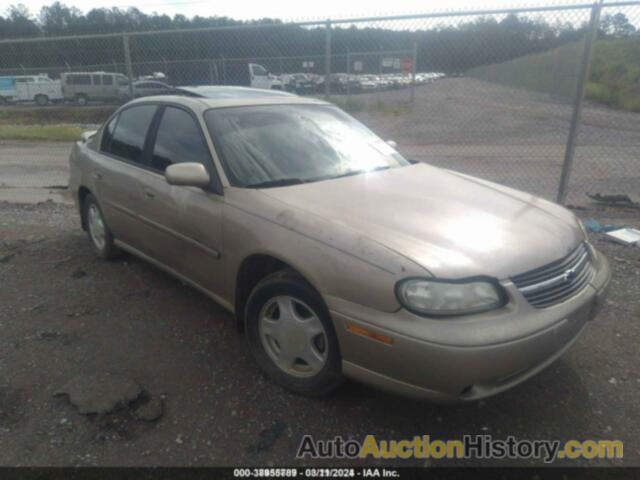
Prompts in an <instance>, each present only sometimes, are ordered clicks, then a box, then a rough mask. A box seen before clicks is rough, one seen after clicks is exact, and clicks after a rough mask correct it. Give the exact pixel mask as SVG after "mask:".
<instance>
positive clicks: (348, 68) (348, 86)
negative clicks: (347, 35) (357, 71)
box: [347, 48, 351, 99]
mask: <svg viewBox="0 0 640 480" xmlns="http://www.w3.org/2000/svg"><path fill="white" fill-rule="evenodd" d="M350 98H351V52H350V51H349V48H347V99H350Z"/></svg>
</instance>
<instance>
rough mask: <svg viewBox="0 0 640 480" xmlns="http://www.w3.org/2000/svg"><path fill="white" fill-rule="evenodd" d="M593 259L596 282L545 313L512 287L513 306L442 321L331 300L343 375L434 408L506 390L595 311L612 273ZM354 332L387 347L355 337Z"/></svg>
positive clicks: (564, 344) (562, 347)
mask: <svg viewBox="0 0 640 480" xmlns="http://www.w3.org/2000/svg"><path fill="white" fill-rule="evenodd" d="M592 252H594V253H595V261H594V268H595V270H596V275H595V276H594V278H593V280H592V281H591V283H590V284H589V285H587V286H586V287H585V288H584V289H583V290H582V291H580V293H578V294H577V295H575V296H574V297H572V298H571V299H569V300H567V301H565V302H563V303H561V304H558V305H555V306H553V307H549V308H545V309H535V308H534V307H531V306H530V305H529V304H528V303H527V302H526V300H525V299H524V298H523V297H522V296H521V295H520V294H519V292H518V290H517V289H516V288H515V286H514V285H513V284H510V283H509V282H505V283H503V285H504V286H505V288H506V289H507V291H508V292H509V294H510V296H511V297H512V301H511V302H510V303H509V305H507V306H505V307H504V308H503V309H500V310H498V311H494V312H487V313H484V314H480V315H471V316H467V317H459V318H456V319H447V320H442V319H427V318H423V317H419V316H416V315H413V314H411V313H409V312H407V311H406V310H404V309H401V310H399V311H397V312H394V313H384V312H379V311H375V310H372V309H368V308H366V307H363V306H361V305H356V304H353V303H350V302H345V301H343V300H340V299H337V298H335V297H334V298H329V299H327V303H328V304H329V308H330V311H331V315H332V318H333V320H334V324H335V328H336V333H337V335H338V340H339V343H340V348H341V352H342V357H343V363H342V368H343V373H344V374H345V375H346V376H347V377H350V378H353V379H355V380H358V381H361V382H363V383H367V384H370V385H373V386H375V387H378V388H381V389H384V390H389V391H392V392H395V393H398V394H401V395H404V396H408V397H413V398H418V399H424V400H431V401H438V402H463V401H472V400H478V399H480V398H484V397H488V396H491V395H495V394H497V393H500V392H502V391H504V390H507V389H509V388H511V387H513V386H515V385H517V384H519V383H521V382H523V381H524V380H526V379H528V378H530V377H531V376H533V375H535V374H536V373H538V372H539V371H541V370H542V369H544V368H545V367H547V366H548V365H550V364H551V363H553V361H555V360H556V359H557V358H558V357H560V356H561V355H562V354H563V353H564V352H565V351H566V350H567V349H568V348H569V347H570V346H571V344H572V343H573V342H574V341H575V340H576V338H577V336H578V335H579V334H580V332H581V331H582V330H583V328H584V327H585V325H586V323H587V322H588V321H589V320H591V319H592V318H593V317H594V316H595V315H596V313H597V312H598V309H599V307H600V306H601V305H602V303H603V299H604V296H605V293H606V288H607V286H608V284H609V281H610V279H611V271H610V267H609V263H608V262H607V260H606V258H605V257H604V256H603V255H602V254H600V253H598V252H596V251H595V250H593V249H592ZM353 326H355V327H359V328H360V329H365V330H367V331H370V332H374V333H377V334H379V335H381V336H383V337H386V338H388V339H392V343H384V342H381V341H379V340H376V339H372V338H370V337H367V336H363V335H360V334H357V333H352V330H354V329H353V328H352V327H353ZM348 327H349V328H350V329H351V331H350V330H348ZM355 330H356V331H358V329H357V328H356V329H355Z"/></svg>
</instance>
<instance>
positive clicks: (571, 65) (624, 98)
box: [468, 35, 640, 112]
mask: <svg viewBox="0 0 640 480" xmlns="http://www.w3.org/2000/svg"><path fill="white" fill-rule="evenodd" d="M582 49H583V43H582V42H573V43H568V44H566V45H562V46H560V47H558V48H555V49H553V50H549V51H548V52H544V53H538V54H533V55H526V56H524V57H520V58H516V59H514V60H511V61H508V62H504V63H500V64H494V65H485V66H482V67H478V68H474V69H472V70H470V71H469V72H468V74H469V75H470V76H473V77H476V78H480V79H482V80H487V81H490V82H495V83H498V84H501V85H507V86H511V87H520V88H526V89H529V90H535V91H538V92H545V93H550V94H553V95H561V96H564V97H567V98H573V96H574V95H575V90H576V80H577V73H578V70H579V63H580V59H581V54H582ZM585 96H586V98H587V99H588V100H591V101H592V102H595V103H599V104H602V105H606V106H608V107H611V108H616V109H620V110H627V111H630V112H640V37H638V36H637V35H635V36H631V37H629V38H621V39H600V40H598V41H596V43H595V44H594V47H593V55H592V59H591V69H590V75H589V82H588V83H587V86H586V90H585Z"/></svg>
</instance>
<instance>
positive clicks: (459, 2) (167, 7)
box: [0, 0, 591, 20]
mask: <svg viewBox="0 0 640 480" xmlns="http://www.w3.org/2000/svg"><path fill="white" fill-rule="evenodd" d="M52 2H53V0H50V1H47V0H0V11H4V10H6V8H8V6H9V5H11V4H14V3H23V4H24V5H25V6H26V7H28V8H29V10H30V11H31V13H32V14H37V13H39V12H40V8H41V7H42V6H44V5H50V4H51V3H52ZM62 3H64V4H66V5H69V6H75V7H77V8H79V9H80V10H81V11H82V12H85V13H86V12H87V11H89V10H91V9H92V8H110V7H119V8H123V9H126V8H128V7H131V6H135V7H136V8H138V9H139V10H141V11H143V12H145V13H152V12H158V13H165V14H167V15H170V16H173V15H175V14H178V13H179V14H183V15H185V16H187V17H192V16H195V15H200V16H204V17H207V16H226V17H231V18H234V19H237V20H251V19H256V18H265V17H269V18H279V19H282V20H315V19H325V18H339V17H342V18H345V17H361V16H379V15H394V14H405V13H425V12H432V11H443V10H444V11H446V10H484V9H490V8H513V7H521V6H541V5H545V4H547V5H549V4H558V3H562V4H570V3H591V0H550V1H548V2H541V1H540V0H537V1H535V0H532V1H530V2H526V1H525V2H523V1H522V0H490V1H483V0H431V1H430V0H394V1H393V2H382V1H375V0H223V1H216V0H139V1H137V2H131V1H130V0H62ZM2 5H6V7H5V8H1V6H2ZM2 13H4V12H2Z"/></svg>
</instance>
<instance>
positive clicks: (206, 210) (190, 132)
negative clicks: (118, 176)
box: [140, 106, 223, 293]
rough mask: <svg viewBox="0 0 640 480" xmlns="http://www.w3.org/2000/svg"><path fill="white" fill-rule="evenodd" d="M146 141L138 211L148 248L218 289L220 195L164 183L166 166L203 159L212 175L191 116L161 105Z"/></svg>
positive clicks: (165, 261) (199, 281) (168, 263)
mask: <svg viewBox="0 0 640 480" xmlns="http://www.w3.org/2000/svg"><path fill="white" fill-rule="evenodd" d="M160 115H161V116H160V120H159V123H158V126H157V130H156V132H155V133H154V134H152V138H151V143H150V161H149V169H148V170H147V171H146V172H145V174H144V175H143V176H142V177H141V181H140V188H141V198H142V202H141V204H140V216H141V219H142V221H144V222H145V223H147V224H148V225H149V226H150V227H151V228H152V229H153V230H154V231H155V233H154V235H153V237H152V238H150V239H149V242H148V245H147V248H148V251H149V254H150V255H151V256H153V257H154V258H156V259H157V260H159V261H161V262H162V263H163V264H165V265H166V266H168V267H169V268H171V269H172V270H174V271H176V272H177V273H180V274H182V275H184V276H186V277H187V278H189V279H190V280H192V281H194V282H195V283H197V284H198V285H200V286H202V287H204V288H206V289H207V290H210V291H212V292H214V293H219V292H220V288H221V285H222V284H223V282H222V278H221V274H222V269H221V267H220V256H221V254H222V210H223V197H222V196H219V195H217V194H215V193H213V192H211V191H210V190H209V189H202V188H198V187H187V186H175V185H169V184H168V183H167V182H166V181H165V178H164V171H165V170H166V168H167V167H168V166H170V165H172V164H175V163H181V162H196V163H202V164H203V165H204V166H205V168H207V170H208V171H209V173H210V175H212V176H214V175H215V172H214V168H213V163H212V161H211V155H210V152H209V149H208V147H207V144H206V142H205V139H204V136H203V134H202V130H201V128H200V126H199V124H198V122H197V121H196V117H195V116H194V115H193V114H192V113H191V112H189V111H187V110H184V109H182V108H178V107H173V106H166V107H164V110H163V111H162V112H161V114H160Z"/></svg>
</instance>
